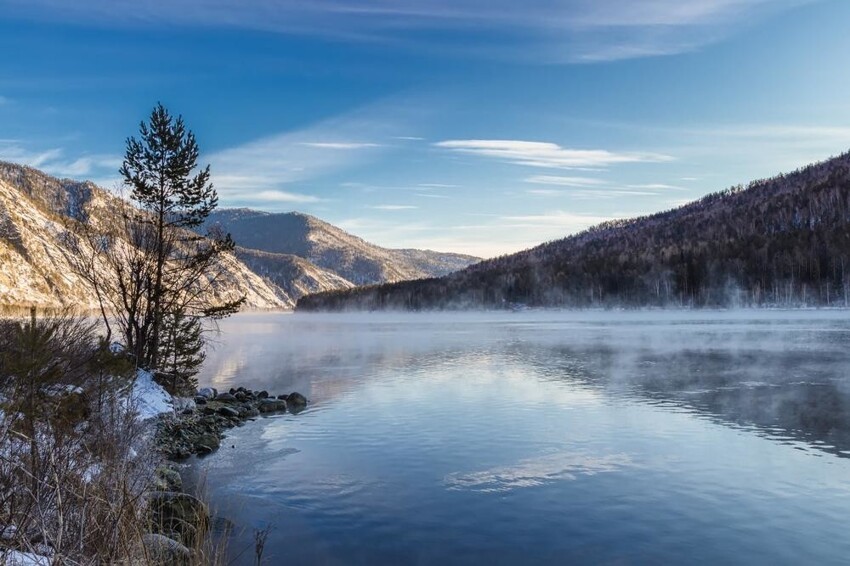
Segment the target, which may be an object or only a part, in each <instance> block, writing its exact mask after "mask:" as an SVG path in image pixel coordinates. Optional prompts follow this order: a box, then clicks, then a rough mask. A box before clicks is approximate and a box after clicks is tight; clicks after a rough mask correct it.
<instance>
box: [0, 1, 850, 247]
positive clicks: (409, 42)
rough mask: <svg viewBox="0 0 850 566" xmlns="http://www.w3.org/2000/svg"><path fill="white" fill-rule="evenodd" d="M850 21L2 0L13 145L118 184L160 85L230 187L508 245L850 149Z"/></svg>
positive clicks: (227, 198) (2, 89)
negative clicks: (128, 146)
mask: <svg viewBox="0 0 850 566" xmlns="http://www.w3.org/2000/svg"><path fill="white" fill-rule="evenodd" d="M847 21H850V3H847V2H843V1H841V0H808V1H807V0H692V1H689V2H680V1H677V0H639V1H627V0H596V1H592V0H565V1H563V2H550V1H537V2H532V3H526V4H522V5H520V4H517V3H515V2H508V1H506V0H491V1H489V2H482V1H480V0H454V1H452V2H448V1H446V0H421V1H417V2H415V3H412V2H409V3H401V4H400V3H397V2H391V1H389V0H356V1H351V2H346V3H337V2H332V1H329V0H316V1H313V2H309V3H304V2H298V1H295V0H246V1H244V2H238V3H237V2H224V1H214V0H171V1H169V2H164V1H157V0H135V1H130V0H78V1H77V2H72V3H71V2H64V1H60V0H0V49H2V50H3V52H4V53H7V54H11V53H13V54H14V56H11V57H4V58H2V60H0V160H8V161H13V162H17V163H24V164H28V165H32V166H34V167H37V168H39V169H43V170H45V171H47V172H49V173H51V174H54V175H57V176H61V177H71V178H77V179H83V178H86V179H92V180H94V181H95V182H98V183H99V184H102V185H104V186H106V187H112V186H115V184H116V183H117V182H118V179H117V169H118V166H119V164H120V161H121V157H122V151H123V147H124V139H125V138H126V137H127V136H129V135H132V134H134V133H135V132H136V130H137V127H138V123H139V121H141V120H142V119H143V118H145V117H146V116H147V114H148V113H149V111H150V109H151V108H152V107H153V105H154V104H155V103H156V102H157V101H162V102H163V103H164V104H165V105H166V106H168V107H169V109H171V110H172V111H173V112H175V113H180V114H183V116H184V117H185V119H186V121H187V123H188V125H189V126H190V127H191V128H192V129H193V130H194V131H195V133H196V135H197V137H198V140H199V143H200V146H201V149H202V150H203V151H204V155H203V156H202V159H203V160H204V161H205V162H209V163H210V164H211V166H212V172H213V181H214V183H215V185H216V187H217V189H218V191H219V195H220V198H221V206H226V207H241V206H245V207H251V208H257V209H261V210H268V211H289V210H298V211H302V212H306V213H309V214H313V215H315V216H318V217H320V218H322V219H323V220H327V221H329V222H331V223H333V224H336V225H338V226H340V227H342V228H344V229H346V230H348V231H350V232H352V233H354V234H356V235H358V236H361V237H363V238H365V239H366V240H369V241H371V242H374V243H376V244H379V245H382V246H386V247H393V248H407V247H415V248H429V249H435V250H440V251H453V252H461V253H469V254H473V255H478V256H493V255H498V254H502V253H508V252H512V251H517V250H519V249H522V248H526V247H529V246H532V245H535V244H538V243H540V242H543V241H546V240H551V239H555V238H559V237H563V236H565V235H567V234H569V233H573V232H576V231H579V230H581V229H583V228H586V227H588V226H591V225H593V224H597V223H599V222H601V221H604V220H608V219H612V218H622V217H630V216H635V215H640V214H646V213H651V212H655V211H659V210H664V209H668V208H671V207H673V206H677V205H679V204H681V203H684V202H687V201H690V200H693V199H696V198H699V197H700V196H702V195H704V194H706V193H709V192H713V191H716V190H720V189H723V188H726V187H728V186H730V185H735V184H738V183H746V182H747V181H749V180H752V179H756V178H761V177H766V176H772V175H774V174H777V173H780V172H786V171H791V170H793V169H796V168H797V167H800V166H802V165H805V164H807V163H810V162H813V161H819V160H822V159H825V158H827V157H829V156H831V155H836V154H839V153H842V152H844V151H846V150H847V149H848V148H850V78H848V73H847V72H846V70H845V68H844V67H845V63H846V57H845V56H846V54H847V53H848V52H850V36H848V34H847V33H846V22H847ZM813 85H817V87H816V88H813Z"/></svg>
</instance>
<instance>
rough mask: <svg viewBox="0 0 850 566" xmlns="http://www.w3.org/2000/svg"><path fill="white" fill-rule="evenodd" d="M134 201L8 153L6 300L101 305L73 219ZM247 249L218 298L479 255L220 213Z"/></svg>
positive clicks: (427, 269)
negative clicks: (396, 245) (84, 267)
mask: <svg viewBox="0 0 850 566" xmlns="http://www.w3.org/2000/svg"><path fill="white" fill-rule="evenodd" d="M127 206H129V204H128V203H127V202H125V201H123V200H122V199H120V198H118V197H116V196H115V195H113V194H112V193H110V192H108V191H105V190H103V189H101V188H99V187H97V186H96V185H95V184H93V183H91V182H87V181H82V182H81V181H73V180H69V179H57V178H54V177H51V176H50V175H47V174H46V173H43V172H41V171H38V170H36V169H33V168H31V167H25V166H20V165H15V164H11V163H5V162H2V161H0V307H7V306H24V305H37V306H42V307H53V308H55V307H62V306H66V305H77V306H80V305H82V306H85V307H91V308H94V307H96V301H95V298H94V293H93V290H92V289H91V288H89V286H88V285H87V284H86V283H85V282H84V281H83V280H82V279H81V278H79V277H78V276H76V275H75V273H74V269H73V257H72V256H71V255H70V253H71V252H70V251H69V249H68V247H67V245H66V243H65V238H66V236H67V233H66V228H65V226H66V224H67V221H68V220H69V219H76V220H80V219H83V218H84V217H85V219H86V221H88V222H90V223H92V224H93V225H94V226H97V225H98V224H107V223H109V222H111V221H112V219H114V218H116V217H118V215H120V214H121V210H122V209H124V208H125V207H127ZM209 224H217V225H220V226H223V227H225V228H226V229H228V230H229V231H231V232H232V233H233V235H234V238H235V240H236V242H237V243H238V244H239V247H237V249H236V250H235V252H234V253H233V254H232V255H228V256H226V257H225V258H224V260H223V261H224V263H225V266H226V268H227V269H226V275H225V276H224V277H223V278H221V280H220V281H219V282H218V284H217V285H216V288H215V293H216V295H217V296H218V297H220V298H222V299H225V298H236V297H239V296H243V295H244V296H245V297H246V299H247V300H246V306H247V307H248V308H253V309H267V308H292V307H293V306H294V305H295V302H296V301H297V300H298V298H300V297H301V296H302V295H304V294H307V293H315V292H321V291H327V290H332V289H348V288H351V287H354V286H355V285H356V284H360V283H376V282H384V281H399V280H402V279H406V278H416V277H427V276H433V275H441V274H444V273H448V272H450V271H453V270H456V269H460V268H463V267H466V266H467V265H469V264H470V263H472V262H473V261H475V260H476V258H472V257H468V256H460V255H456V254H440V253H437V252H430V251H419V250H386V249H383V248H379V247H377V246H373V245H371V244H368V243H366V242H364V241H363V240H361V239H360V238H357V237H356V236H352V235H351V234H348V233H346V232H344V231H342V230H340V229H339V228H336V227H334V226H332V225H330V224H328V223H326V222H322V221H321V220H319V219H317V218H314V217H312V216H307V215H304V214H297V213H290V214H271V213H266V212H260V211H255V210H249V209H229V210H220V211H216V212H215V213H214V215H213V217H212V218H211V219H210V222H209V223H208V225H209Z"/></svg>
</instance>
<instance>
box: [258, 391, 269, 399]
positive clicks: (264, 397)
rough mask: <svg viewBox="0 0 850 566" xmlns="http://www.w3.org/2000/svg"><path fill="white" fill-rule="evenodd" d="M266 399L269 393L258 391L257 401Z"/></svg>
mask: <svg viewBox="0 0 850 566" xmlns="http://www.w3.org/2000/svg"><path fill="white" fill-rule="evenodd" d="M268 398H269V392H268V391H259V392H258V393H257V399H268Z"/></svg>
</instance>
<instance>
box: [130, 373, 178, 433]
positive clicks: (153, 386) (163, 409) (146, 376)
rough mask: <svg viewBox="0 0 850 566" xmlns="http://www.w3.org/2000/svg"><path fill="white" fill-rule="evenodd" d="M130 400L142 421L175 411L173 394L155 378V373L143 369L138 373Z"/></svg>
mask: <svg viewBox="0 0 850 566" xmlns="http://www.w3.org/2000/svg"><path fill="white" fill-rule="evenodd" d="M129 401H130V406H131V407H132V408H133V409H134V410H135V411H136V412H137V413H138V414H137V416H136V418H137V419H139V420H140V421H143V420H146V419H152V418H153V417H155V416H157V415H159V414H162V413H170V412H172V411H173V406H172V401H171V395H169V394H168V392H167V391H166V390H165V389H163V388H162V386H161V385H160V384H158V383H157V382H155V381H154V380H153V374H151V373H150V372H147V371H145V370H142V369H140V370H138V372H137V373H136V381H135V383H134V384H133V389H132V391H131V392H130V399H129Z"/></svg>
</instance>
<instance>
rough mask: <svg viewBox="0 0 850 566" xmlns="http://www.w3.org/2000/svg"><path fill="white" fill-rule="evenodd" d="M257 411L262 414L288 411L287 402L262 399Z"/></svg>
mask: <svg viewBox="0 0 850 566" xmlns="http://www.w3.org/2000/svg"><path fill="white" fill-rule="evenodd" d="M257 409H258V410H259V411H260V412H261V413H274V412H276V411H285V410H286V401H282V400H280V399H261V400H260V402H259V404H258V405H257Z"/></svg>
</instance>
